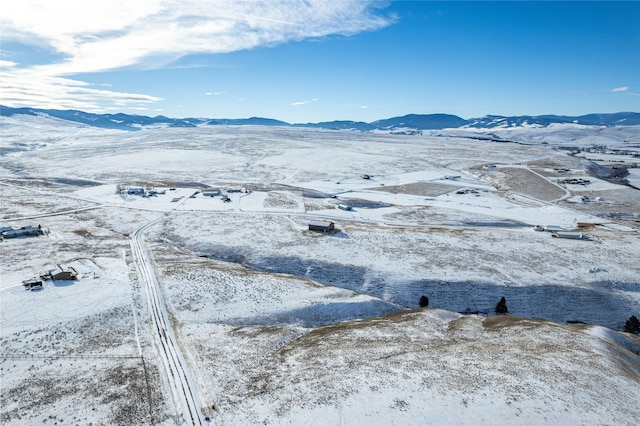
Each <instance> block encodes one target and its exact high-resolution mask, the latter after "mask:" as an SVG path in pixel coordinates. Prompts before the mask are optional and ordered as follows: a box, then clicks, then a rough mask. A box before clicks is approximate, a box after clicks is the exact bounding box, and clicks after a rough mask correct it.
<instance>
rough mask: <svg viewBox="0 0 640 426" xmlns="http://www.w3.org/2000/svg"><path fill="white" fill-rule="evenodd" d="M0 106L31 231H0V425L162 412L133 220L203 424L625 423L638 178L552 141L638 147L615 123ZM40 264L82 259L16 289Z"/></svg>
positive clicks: (149, 417)
mask: <svg viewBox="0 0 640 426" xmlns="http://www.w3.org/2000/svg"><path fill="white" fill-rule="evenodd" d="M3 120H5V121H3V126H2V140H3V145H6V150H5V151H4V152H3V154H2V155H1V156H0V191H1V193H2V199H3V202H2V205H1V206H0V207H1V208H0V218H2V220H1V223H0V226H13V227H14V228H20V227H22V226H28V225H32V226H37V225H40V226H41V228H42V229H43V230H44V235H41V236H38V237H23V238H16V239H5V240H4V241H2V242H0V245H1V246H2V256H1V258H0V271H1V276H0V291H1V293H0V296H1V299H0V308H1V309H0V327H1V328H0V348H1V353H0V361H1V363H0V380H1V382H0V387H1V389H0V390H1V395H0V407H1V413H0V423H2V424H7V425H32V424H47V425H48V424H79V425H88V424H93V425H114V424H118V425H131V424H163V425H171V424H176V423H180V422H181V417H180V407H179V403H178V402H177V399H176V398H175V396H174V394H173V390H172V389H173V388H172V381H171V380H170V379H169V378H168V377H167V372H166V366H165V365H164V363H163V361H162V359H161V358H160V357H159V356H158V346H157V340H156V336H155V335H154V334H153V331H152V328H151V324H150V311H149V309H150V308H149V305H148V299H147V295H146V293H145V289H144V286H143V285H142V278H141V277H140V271H139V269H138V267H137V265H136V263H135V262H134V258H133V256H132V252H131V247H132V246H131V238H132V236H133V235H134V233H135V232H136V231H137V230H138V229H140V228H142V227H143V226H145V225H148V224H151V223H153V224H151V225H149V226H148V227H147V228H145V229H144V234H143V235H144V243H145V245H146V248H147V250H148V253H149V256H150V259H151V262H152V265H153V269H154V270H155V273H156V275H157V277H158V281H159V285H160V288H161V289H162V295H163V297H164V301H165V302H166V306H167V311H168V313H169V316H170V319H171V322H172V324H173V326H174V329H175V331H176V337H177V340H178V343H179V347H180V349H181V351H182V353H183V356H184V357H185V359H186V360H187V362H188V365H189V368H190V371H191V375H192V376H193V380H194V382H195V383H196V384H197V391H198V394H199V399H200V401H201V402H202V405H203V412H204V413H205V414H206V415H207V416H208V418H209V421H210V422H211V423H212V424H226V425H247V424H273V425H280V424H296V425H297V424H304V425H331V424H336V425H337V424H346V425H392V424H396V425H405V424H438V425H440V424H442V425H447V424H451V425H454V424H455V425H460V424H463V425H464V424H468V425H477V424H495V423H497V422H500V423H505V424H513V425H518V424H521V425H532V424H535V425H538V424H541V425H542V424H545V425H546V424H549V425H550V424H572V425H596V424H597V425H599V424H611V425H614V424H615V425H635V424H638V423H639V422H640V407H638V405H637V404H634V403H633V401H635V400H636V399H637V393H638V392H637V390H638V389H639V388H640V355H639V354H640V340H639V339H638V337H637V336H633V335H631V334H628V333H623V332H622V329H623V326H624V323H625V321H626V320H627V319H628V318H629V317H630V316H631V315H636V316H640V265H638V261H637V259H639V258H640V238H639V237H640V232H639V230H640V223H639V222H638V220H639V218H640V195H639V194H640V191H639V190H637V189H635V188H632V187H630V186H627V185H625V184H624V182H620V181H617V180H615V179H605V178H603V177H602V176H600V177H598V176H595V175H594V173H593V172H592V171H593V170H594V167H595V166H594V163H593V162H592V160H590V159H589V158H586V157H585V156H580V155H568V154H567V153H566V152H564V151H563V150H561V149H558V148H559V147H563V146H565V145H567V144H571V145H577V146H585V147H588V146H590V144H593V143H596V142H597V143H598V144H599V145H602V144H609V145H611V146H627V145H628V144H629V141H631V143H632V144H633V143H635V145H639V142H640V141H638V140H634V139H633V134H637V131H635V133H634V131H632V130H633V129H632V130H628V129H625V128H622V130H618V131H617V132H616V131H614V130H611V131H606V130H599V131H596V130H594V129H593V128H588V127H583V128H578V127H577V126H576V127H566V128H559V129H529V130H527V131H526V132H525V131H522V132H521V133H513V132H512V133H510V134H508V135H507V136H509V137H514V138H515V137H517V139H518V141H517V142H518V143H491V142H488V141H478V140H472V139H468V138H466V137H465V136H464V135H462V134H460V132H461V131H456V132H451V133H450V134H447V133H446V132H442V134H433V135H424V136H419V135H413V136H399V135H385V134H363V133H351V132H332V131H319V130H310V129H285V128H265V127H203V128H198V129H143V130H140V131H138V132H122V131H109V130H101V129H91V128H82V127H74V126H69V125H62V124H61V123H56V122H53V121H49V120H47V119H44V118H34V117H30V118H23V119H17V118H12V119H3ZM636 130H637V129H636ZM454 133H455V134H454ZM505 134H506V132H505ZM636 139H637V136H636ZM603 141H604V142H603ZM542 142H545V144H542ZM625 144H627V145H625ZM568 178H576V179H577V178H582V179H588V180H589V183H588V184H587V185H577V184H570V183H562V182H561V181H563V180H564V181H566V180H567V179H568ZM137 187H141V188H143V189H144V188H145V187H146V188H147V191H148V190H149V189H153V191H156V192H157V194H153V195H152V196H150V197H142V196H140V195H135V194H127V188H137ZM203 188H219V189H221V192H222V193H223V194H226V195H227V196H228V201H226V202H225V201H224V200H223V198H222V196H214V197H208V196H204V195H203V193H202V189H203ZM118 189H121V190H122V189H124V191H119V190H118ZM585 196H586V197H588V199H584V198H583V197H585ZM313 220H326V221H332V222H334V223H335V228H336V229H335V230H333V231H331V232H328V233H317V232H312V231H309V229H308V225H309V222H310V221H313ZM579 224H582V226H583V227H580V228H579V227H578V226H579ZM584 224H587V225H586V227H585V225H584ZM534 225H543V226H544V225H556V226H559V227H562V228H564V229H565V230H567V231H575V232H582V233H583V235H582V239H564V238H553V237H552V234H551V233H549V232H536V231H534V230H533V226H534ZM57 264H61V265H66V266H71V267H73V268H74V269H75V270H76V271H77V272H78V279H77V280H74V281H51V280H47V281H45V282H44V283H43V286H42V288H41V289H34V290H31V291H30V290H25V288H24V287H23V285H22V284H21V283H22V281H23V280H26V279H28V278H31V277H34V276H37V275H39V274H40V273H41V272H43V271H46V270H50V269H52V268H54V267H55V266H56V265H57ZM421 296H427V297H428V298H429V307H428V308H426V309H421V308H419V300H420V297H421ZM501 297H505V298H506V301H507V306H508V308H509V315H505V316H496V315H495V306H496V303H497V302H498V301H499V300H500V298H501Z"/></svg>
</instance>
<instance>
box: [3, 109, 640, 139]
mask: <svg viewBox="0 0 640 426" xmlns="http://www.w3.org/2000/svg"><path fill="white" fill-rule="evenodd" d="M15 115H31V116H45V117H54V118H58V119H62V120H67V121H70V122H75V123H81V124H84V125H87V126H93V127H99V128H105V129H120V130H139V129H141V128H143V127H145V126H166V127H197V126H200V125H210V126H215V125H230V126H246V125H251V126H285V127H287V126H295V127H312V128H321V129H331V130H356V131H362V132H370V131H383V132H392V133H408V134H410V133H419V132H421V131H423V130H440V129H447V128H459V127H465V128H482V129H493V128H506V127H547V126H550V125H552V124H555V123H572V124H581V125H592V126H635V125H640V113H637V112H618V113H611V114H587V115H581V116H576V117H572V116H560V115H539V116H529V115H523V116H511V117H505V116H499V115H486V116H484V117H480V118H471V119H469V120H465V119H464V118H461V117H458V116H457V115H451V114H407V115H403V116H401V117H391V118H386V119H382V120H376V121H373V122H371V123H365V122H362V121H350V120H336V121H324V122H319V123H304V124H302V123H297V124H290V123H287V122H285V121H281V120H275V119H272V118H263V117H251V118H237V119H230V118H170V117H165V116H162V115H158V116H156V117H147V116H144V115H129V114H123V113H118V114H94V113H89V112H83V111H76V110H54V109H37V108H11V107H6V106H0V116H5V117H12V116H15Z"/></svg>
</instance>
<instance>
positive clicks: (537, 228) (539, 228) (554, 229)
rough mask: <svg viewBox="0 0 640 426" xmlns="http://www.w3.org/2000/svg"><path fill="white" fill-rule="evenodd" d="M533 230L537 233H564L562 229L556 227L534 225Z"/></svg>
mask: <svg viewBox="0 0 640 426" xmlns="http://www.w3.org/2000/svg"><path fill="white" fill-rule="evenodd" d="M533 230H534V231H539V232H562V231H564V228H563V227H562V226H558V225H545V226H542V225H536V226H534V227H533Z"/></svg>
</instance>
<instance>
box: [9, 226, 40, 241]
mask: <svg viewBox="0 0 640 426" xmlns="http://www.w3.org/2000/svg"><path fill="white" fill-rule="evenodd" d="M2 229H3V231H2V232H1V235H2V237H3V238H18V237H35V236H38V235H42V233H43V232H42V228H41V227H40V225H38V227H37V228H34V227H33V226H23V227H22V228H20V229H13V228H11V227H4V228H2Z"/></svg>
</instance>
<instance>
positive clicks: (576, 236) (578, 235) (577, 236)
mask: <svg viewBox="0 0 640 426" xmlns="http://www.w3.org/2000/svg"><path fill="white" fill-rule="evenodd" d="M551 236H552V237H555V238H568V239H570V240H581V239H582V238H583V237H582V232H567V231H558V232H554V233H553V234H552V235H551Z"/></svg>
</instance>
